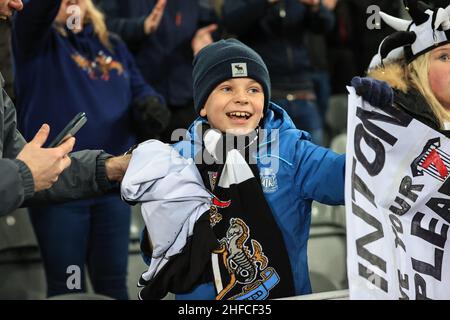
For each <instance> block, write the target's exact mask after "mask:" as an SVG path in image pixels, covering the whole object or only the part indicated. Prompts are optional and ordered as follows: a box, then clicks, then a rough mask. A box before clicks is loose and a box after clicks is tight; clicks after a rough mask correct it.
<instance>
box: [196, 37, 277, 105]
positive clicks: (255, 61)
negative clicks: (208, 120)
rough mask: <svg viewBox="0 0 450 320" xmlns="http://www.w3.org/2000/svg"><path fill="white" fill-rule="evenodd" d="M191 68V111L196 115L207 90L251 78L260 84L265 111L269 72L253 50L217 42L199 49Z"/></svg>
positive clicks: (233, 41)
mask: <svg viewBox="0 0 450 320" xmlns="http://www.w3.org/2000/svg"><path fill="white" fill-rule="evenodd" d="M193 65H194V70H193V71H192V78H193V81H194V108H195V111H196V112H197V113H198V114H200V110H201V109H202V108H203V107H204V106H205V103H206V100H208V97H209V94H210V93H211V91H213V90H214V89H215V88H216V86H217V85H218V84H220V83H222V82H223V81H226V80H229V79H231V78H252V79H254V80H255V81H257V82H258V83H259V84H261V86H262V88H263V92H264V113H265V112H266V110H267V108H268V106H269V101H270V77H269V71H268V70H267V67H266V64H265V63H264V61H263V60H262V58H261V57H260V56H259V54H257V53H256V52H255V51H254V50H253V49H251V48H249V47H248V46H246V45H245V44H243V43H242V42H240V41H238V40H236V39H228V40H220V41H217V42H214V43H212V44H210V45H208V46H206V47H205V48H203V49H202V50H200V52H199V53H198V54H197V56H196V57H195V59H194V63H193Z"/></svg>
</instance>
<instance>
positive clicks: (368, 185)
mask: <svg viewBox="0 0 450 320" xmlns="http://www.w3.org/2000/svg"><path fill="white" fill-rule="evenodd" d="M348 90H349V92H350V94H349V103H348V105H349V109H348V131H347V133H348V143H347V159H346V160H347V162H346V185H345V201H346V210H347V212H346V215H347V254H348V256H347V264H348V278H349V286H350V299H450V244H449V241H447V236H448V231H449V225H450V179H447V177H448V175H449V171H450V140H449V139H448V138H446V137H445V136H443V135H442V134H440V133H439V132H436V131H435V130H433V129H431V128H429V127H427V126H426V125H424V124H422V123H421V122H419V121H417V120H415V119H413V118H411V117H410V116H409V115H407V114H406V113H404V112H402V111H400V110H398V109H396V108H394V107H392V108H389V109H384V110H380V109H379V108H374V107H372V106H371V105H370V104H369V103H367V102H366V101H363V100H362V98H361V97H359V96H357V95H356V93H355V90H354V88H352V87H349V88H348Z"/></svg>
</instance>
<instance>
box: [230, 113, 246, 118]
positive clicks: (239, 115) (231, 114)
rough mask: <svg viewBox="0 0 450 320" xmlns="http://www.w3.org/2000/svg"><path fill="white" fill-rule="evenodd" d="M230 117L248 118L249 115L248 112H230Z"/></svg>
mask: <svg viewBox="0 0 450 320" xmlns="http://www.w3.org/2000/svg"><path fill="white" fill-rule="evenodd" d="M230 116H236V117H250V113H248V112H231V113H230Z"/></svg>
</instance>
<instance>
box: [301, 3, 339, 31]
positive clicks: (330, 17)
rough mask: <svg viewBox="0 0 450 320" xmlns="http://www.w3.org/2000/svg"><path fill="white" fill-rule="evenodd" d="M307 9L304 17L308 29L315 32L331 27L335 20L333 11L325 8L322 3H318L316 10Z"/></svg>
mask: <svg viewBox="0 0 450 320" xmlns="http://www.w3.org/2000/svg"><path fill="white" fill-rule="evenodd" d="M309 11H310V12H309V14H308V16H307V19H306V24H307V26H308V29H309V30H311V31H313V32H317V33H325V32H329V31H331V29H333V27H334V24H335V20H336V19H335V16H334V12H333V11H330V10H329V9H327V8H326V7H325V6H324V5H323V4H320V8H319V10H318V11H316V12H312V11H311V10H309Z"/></svg>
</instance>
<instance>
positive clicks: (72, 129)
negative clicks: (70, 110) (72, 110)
mask: <svg viewBox="0 0 450 320" xmlns="http://www.w3.org/2000/svg"><path fill="white" fill-rule="evenodd" d="M86 121H87V116H86V113H84V112H80V113H79V114H77V115H76V116H75V117H74V118H73V119H72V120H71V121H70V122H69V123H68V124H67V126H66V127H65V128H64V129H63V130H62V131H61V132H60V133H59V134H58V135H57V136H56V138H55V139H54V140H53V141H52V142H51V143H50V144H49V145H48V148H55V147H57V146H59V145H60V144H61V143H63V142H64V141H65V140H67V139H68V138H70V137H73V136H75V134H76V133H77V132H78V130H80V129H81V127H83V125H84V124H85V123H86Z"/></svg>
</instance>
